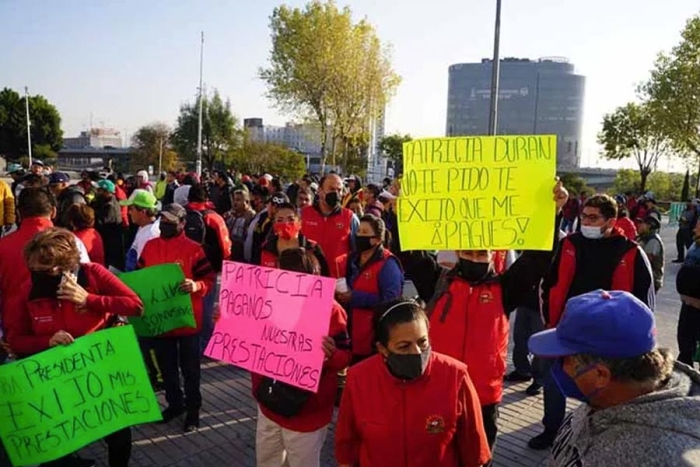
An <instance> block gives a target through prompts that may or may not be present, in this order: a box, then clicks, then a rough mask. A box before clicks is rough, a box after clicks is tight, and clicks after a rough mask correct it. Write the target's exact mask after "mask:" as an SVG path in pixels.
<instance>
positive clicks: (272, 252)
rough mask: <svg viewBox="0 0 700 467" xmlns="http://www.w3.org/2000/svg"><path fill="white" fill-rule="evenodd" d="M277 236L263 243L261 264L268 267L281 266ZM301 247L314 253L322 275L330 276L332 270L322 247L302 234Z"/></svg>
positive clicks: (300, 238)
mask: <svg viewBox="0 0 700 467" xmlns="http://www.w3.org/2000/svg"><path fill="white" fill-rule="evenodd" d="M277 241H278V238H277V236H272V237H270V238H269V239H268V240H267V241H266V242H265V243H263V246H262V250H261V254H260V266H264V267H266V268H279V256H280V255H279V251H278V249H277ZM298 241H299V247H300V248H304V249H305V250H307V251H309V252H311V253H313V255H314V256H315V257H316V260H317V261H318V265H319V266H320V268H321V275H322V276H324V277H330V270H329V268H328V262H326V257H325V255H324V254H323V251H321V248H320V247H319V246H318V244H317V243H316V242H314V241H311V240H309V239H308V238H306V237H305V236H303V235H302V234H299V237H298Z"/></svg>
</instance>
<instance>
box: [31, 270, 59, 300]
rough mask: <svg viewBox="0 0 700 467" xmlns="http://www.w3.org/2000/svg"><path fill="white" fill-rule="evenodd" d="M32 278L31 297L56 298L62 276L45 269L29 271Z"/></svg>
mask: <svg viewBox="0 0 700 467" xmlns="http://www.w3.org/2000/svg"><path fill="white" fill-rule="evenodd" d="M30 274H31V279H32V290H31V292H30V293H29V296H30V297H31V298H56V295H57V294H58V287H59V286H60V285H61V280H62V279H63V276H62V275H61V274H59V275H57V276H55V275H51V274H49V273H48V272H46V271H30Z"/></svg>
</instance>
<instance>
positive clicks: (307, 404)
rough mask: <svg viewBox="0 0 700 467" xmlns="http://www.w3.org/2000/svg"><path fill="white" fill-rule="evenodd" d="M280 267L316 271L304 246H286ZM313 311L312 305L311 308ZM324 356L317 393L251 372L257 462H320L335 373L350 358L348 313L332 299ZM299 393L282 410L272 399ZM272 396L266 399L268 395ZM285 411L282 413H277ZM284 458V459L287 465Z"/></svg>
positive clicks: (265, 466) (315, 465)
mask: <svg viewBox="0 0 700 467" xmlns="http://www.w3.org/2000/svg"><path fill="white" fill-rule="evenodd" d="M279 267H280V269H285V270H287V271H297V272H302V273H306V274H316V275H318V274H320V267H319V264H318V261H317V259H316V257H315V255H313V254H312V253H311V252H308V251H305V250H304V249H303V248H291V249H286V250H284V251H283V252H282V253H281V254H280V257H279ZM309 311H310V312H311V314H313V311H314V310H309ZM321 345H322V347H323V352H324V354H325V357H326V358H325V361H324V364H323V371H322V373H321V381H320V383H319V386H318V391H317V392H316V394H313V393H310V392H308V391H304V390H301V389H297V388H293V387H291V386H287V385H280V384H279V383H276V384H275V385H273V386H272V387H273V388H274V389H272V390H270V389H269V388H270V385H269V383H271V380H270V379H269V378H267V377H263V376H260V375H256V374H252V382H253V395H254V396H255V398H256V399H257V401H258V423H257V431H256V437H255V454H256V457H257V466H258V467H280V466H281V465H287V466H289V467H319V466H320V465H321V464H320V457H321V448H322V447H323V442H324V440H325V439H326V433H327V432H328V426H329V424H330V423H331V419H332V418H333V406H334V403H335V396H336V392H337V389H338V382H337V378H336V374H337V372H338V371H339V370H341V369H343V368H345V367H347V366H348V364H349V363H350V358H351V354H350V342H349V337H348V331H347V316H346V314H345V311H344V310H343V308H342V307H341V306H340V304H338V303H337V302H333V308H332V310H331V321H330V326H329V329H328V336H326V337H324V338H323V341H322V342H321ZM275 390H278V391H279V390H281V391H283V394H282V396H284V395H289V393H291V394H292V395H297V396H299V397H298V398H295V399H294V400H296V403H295V404H293V405H292V404H290V403H288V402H287V403H285V404H284V406H283V407H282V409H281V410H280V408H279V407H278V406H277V405H276V404H274V402H275V401H276V400H277V397H278V396H279V394H275ZM270 396H272V397H273V398H274V399H273V400H272V401H270V399H269V397H270ZM280 412H285V413H280ZM285 458H286V464H285Z"/></svg>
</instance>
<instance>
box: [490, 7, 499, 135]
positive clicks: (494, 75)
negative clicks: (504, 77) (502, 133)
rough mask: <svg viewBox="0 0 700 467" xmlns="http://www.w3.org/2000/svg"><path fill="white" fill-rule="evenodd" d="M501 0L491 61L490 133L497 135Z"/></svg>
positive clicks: (497, 8)
mask: <svg viewBox="0 0 700 467" xmlns="http://www.w3.org/2000/svg"><path fill="white" fill-rule="evenodd" d="M500 46H501V0H496V27H495V28H494V38H493V62H492V63H491V109H490V112H489V135H495V134H496V129H497V125H498V84H499V83H498V81H499V75H500V71H501V60H500V56H499V55H500Z"/></svg>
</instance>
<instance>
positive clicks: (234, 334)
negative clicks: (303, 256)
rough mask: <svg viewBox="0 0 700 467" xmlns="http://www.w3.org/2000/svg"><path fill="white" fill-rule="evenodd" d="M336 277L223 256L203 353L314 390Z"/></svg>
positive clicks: (317, 380)
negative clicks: (216, 309)
mask: <svg viewBox="0 0 700 467" xmlns="http://www.w3.org/2000/svg"><path fill="white" fill-rule="evenodd" d="M334 291H335V280H333V279H329V278H327V277H319V276H313V275H308V274H301V273H297V272H290V271H283V270H279V269H271V268H264V267H259V266H251V265H248V264H240V263H235V262H232V261H225V262H224V266H223V270H222V275H221V292H220V293H219V304H220V310H221V318H220V319H219V321H218V322H217V324H216V328H215V330H214V334H213V336H212V339H211V341H210V342H209V346H208V347H207V349H206V351H205V355H207V356H208V357H211V358H214V359H217V360H221V361H224V362H227V363H231V364H232V365H236V366H238V367H240V368H243V369H245V370H248V371H252V372H254V373H258V374H261V375H263V376H269V377H271V378H274V379H277V380H279V381H283V382H285V383H288V384H291V385H293V386H296V387H299V388H303V389H306V390H309V391H312V392H316V391H317V390H318V383H319V379H320V374H321V369H322V366H323V350H322V348H321V339H322V337H323V336H325V335H328V326H329V322H330V316H331V308H332V304H333V295H334Z"/></svg>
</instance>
